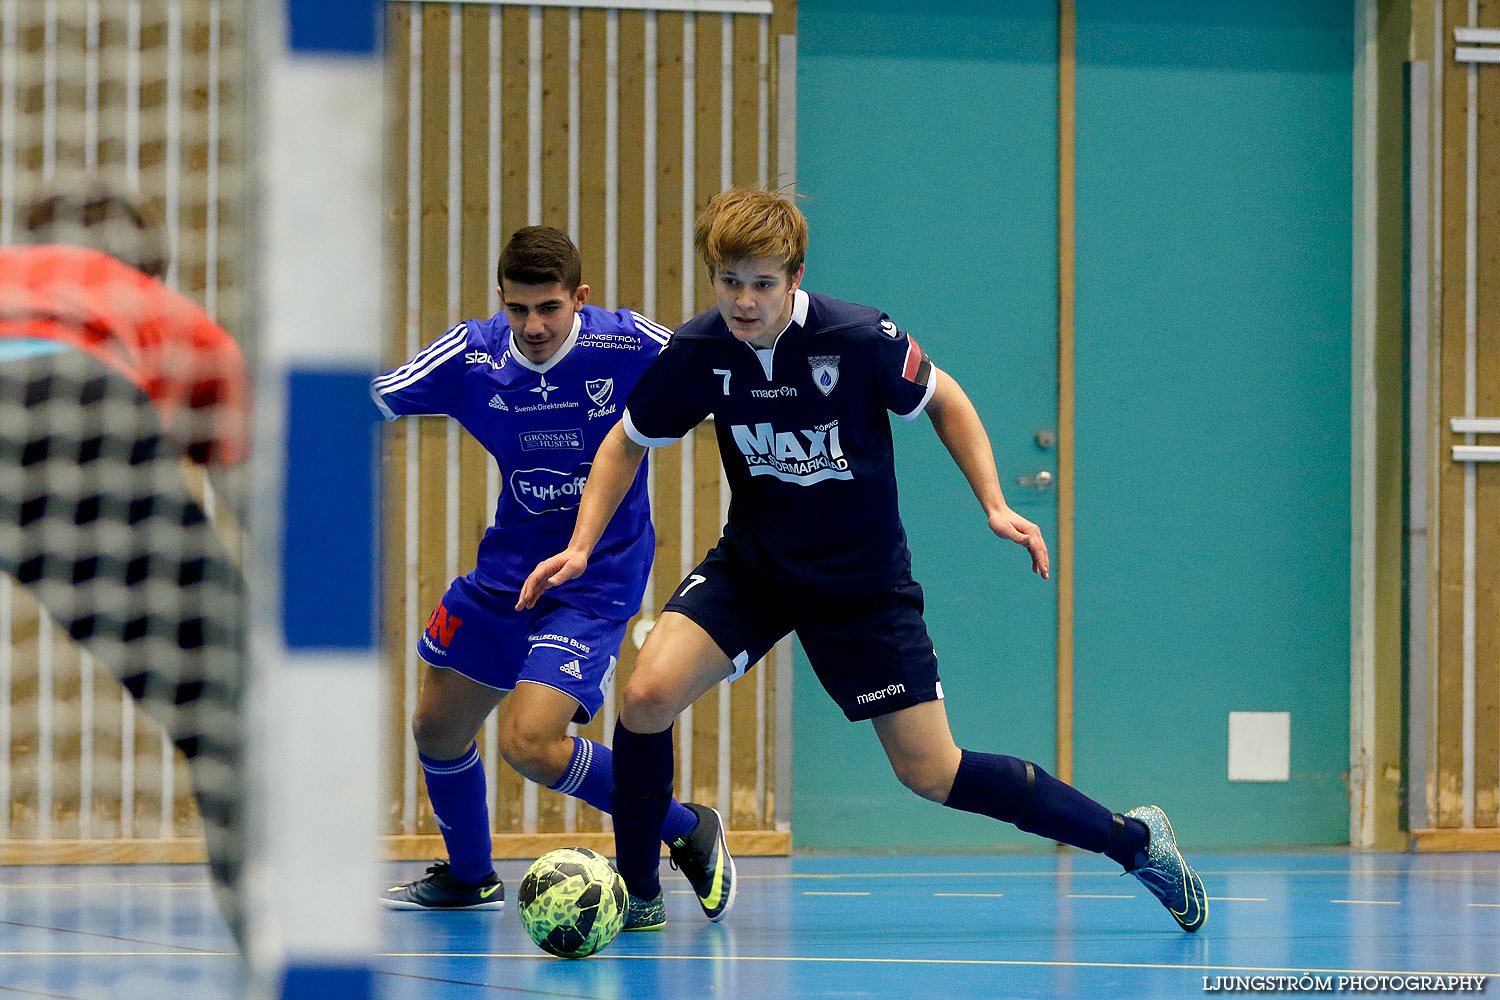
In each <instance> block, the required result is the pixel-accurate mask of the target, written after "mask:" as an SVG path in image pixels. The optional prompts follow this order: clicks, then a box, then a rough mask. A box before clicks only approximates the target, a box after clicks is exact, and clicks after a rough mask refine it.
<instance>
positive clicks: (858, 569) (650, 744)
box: [521, 190, 1208, 931]
mask: <svg viewBox="0 0 1500 1000" xmlns="http://www.w3.org/2000/svg"><path fill="white" fill-rule="evenodd" d="M694 236H695V243H696V247H697V250H698V253H699V256H700V257H702V259H703V261H704V263H705V264H706V265H707V267H708V273H709V277H710V278H711V279H712V281H713V287H714V293H715V296H716V298H717V300H718V308H717V309H714V310H710V311H709V312H706V313H703V314H702V315H700V316H697V317H695V318H694V319H692V320H690V321H689V322H688V323H686V324H685V325H684V326H683V327H682V328H681V329H679V330H678V331H677V332H676V334H674V336H673V337H672V341H671V343H670V345H669V346H668V347H667V349H666V350H664V351H663V352H662V354H661V356H660V357H659V358H658V359H657V361H656V362H655V363H654V364H653V365H652V366H651V367H650V368H649V369H648V370H647V371H646V374H645V375H644V376H643V377H642V378H641V381H640V382H639V383H638V384H637V385H636V388H635V391H634V392H632V393H631V395H630V397H629V399H628V401H627V403H626V408H625V414H624V416H623V418H622V419H621V423H620V426H619V427H617V428H615V429H614V430H613V431H611V432H610V434H609V436H608V437H607V438H606V439H605V440H604V443H603V444H602V445H601V446H600V448H599V452H598V455H597V457H596V458H595V460H594V468H593V472H592V474H591V475H590V477H589V480H588V488H587V489H586V490H585V491H584V496H583V501H582V505H581V506H580V508H579V512H578V520H577V526H576V528H575V529H574V532H573V538H572V541H571V542H570V543H569V545H568V547H567V548H566V549H565V550H564V551H562V552H560V553H559V554H558V555H556V556H553V557H552V558H551V559H548V560H545V561H544V562H542V563H540V564H539V565H538V566H537V567H536V569H535V570H534V571H533V572H532V574H531V576H530V577H529V578H528V579H527V581H526V584H525V587H524V588H523V590H522V594H521V597H522V601H521V605H522V606H530V604H531V602H533V601H535V600H537V599H538V598H539V597H540V595H542V594H543V592H545V591H547V590H548V589H549V588H551V587H560V586H568V585H569V584H570V582H571V581H574V580H576V579H587V578H588V574H587V573H584V570H585V569H586V568H587V569H589V571H590V572H592V571H593V568H592V564H591V558H592V557H593V554H594V553H595V552H596V551H597V549H596V544H597V543H598V541H599V539H600V537H601V534H604V532H605V526H606V525H607V524H609V523H610V517H611V516H612V515H613V513H614V511H615V509H616V507H617V506H618V505H619V503H620V501H621V499H622V498H623V497H624V496H625V495H626V494H627V492H628V489H629V485H630V482H631V479H632V477H633V476H634V475H635V474H636V473H635V470H636V468H637V466H638V464H639V463H640V461H641V458H642V456H644V455H645V453H646V450H647V449H648V448H651V447H655V446H658V445H664V444H667V443H669V442H671V441H674V440H676V439H677V438H679V437H681V436H682V435H684V434H686V433H687V432H688V431H690V430H691V429H692V428H693V427H694V426H696V425H697V424H698V423H699V422H700V421H702V420H703V419H705V418H706V417H708V416H709V415H710V414H711V415H712V416H713V418H714V426H715V430H716V433H717V435H718V439H719V452H720V454H721V455H722V456H723V462H724V471H725V474H726V475H727V476H728V479H729V483H730V487H731V489H732V491H733V492H732V500H731V503H730V506H729V520H728V523H727V524H726V525H725V526H724V536H723V538H722V539H721V540H720V542H719V544H718V545H717V546H715V547H714V548H713V549H712V550H710V551H709V553H708V555H707V556H706V557H705V558H704V560H703V562H701V563H699V564H698V566H697V568H696V569H694V570H693V572H691V573H690V574H688V576H687V578H686V579H685V580H683V581H682V584H681V586H679V587H678V589H677V592H676V594H675V595H674V596H673V597H672V599H671V600H669V601H668V602H667V604H666V607H665V609H664V610H663V613H662V614H661V616H660V617H659V618H658V619H657V622H656V626H655V628H653V629H652V631H651V635H650V637H649V638H648V639H647V640H646V644H645V646H644V647H643V648H642V649H641V655H640V659H639V661H638V663H637V665H636V669H635V672H634V673H633V674H632V675H631V677H630V680H629V682H628V683H627V684H626V686H625V697H624V704H623V706H622V708H621V711H620V718H619V722H618V724H617V725H616V727H615V739H614V750H615V790H614V803H615V813H614V816H615V846H616V852H617V857H618V862H619V869H620V874H621V875H622V876H623V877H624V879H625V884H626V886H627V888H628V889H629V890H630V908H631V919H632V920H633V921H634V922H635V923H636V924H637V925H639V926H647V925H658V926H659V925H661V924H663V923H665V920H666V911H665V908H664V907H663V905H662V896H661V885H660V882H659V881H658V878H657V867H658V864H657V854H658V848H657V847H656V843H655V831H656V830H657V828H658V827H659V826H660V823H661V817H662V815H663V813H664V811H665V810H666V809H667V807H668V805H669V803H670V802H671V793H672V740H671V729H672V722H673V720H674V719H675V718H676V716H677V713H678V712H679V711H681V709H682V708H683V707H685V706H687V705H690V704H692V702H693V701H694V700H695V699H696V698H698V696H699V695H701V694H703V693H704V692H705V691H707V690H709V689H710V688H711V687H713V686H714V685H715V684H717V683H719V682H720V681H722V680H724V679H726V678H730V679H733V678H735V677H738V676H739V675H740V674H742V673H743V672H744V671H745V669H746V666H747V665H748V664H751V663H754V662H755V661H756V660H758V659H759V658H760V657H761V656H763V655H764V654H765V652H766V651H767V650H768V649H770V648H771V646H772V645H774V644H775V643H776V641H777V640H778V639H780V638H781V637H782V636H784V635H786V634H787V633H788V632H792V631H795V632H796V633H797V635H798V637H799V638H800V639H801V640H802V647H803V649H804V650H805V651H806V652H807V658H808V660H809V662H810V663H811V664H812V668H813V671H814V672H815V673H816V674H817V676H818V680H819V682H820V683H821V684H822V685H823V688H824V690H826V691H827V692H828V693H829V694H830V695H831V696H832V697H833V699H834V701H836V702H837V703H838V705H839V707H840V708H841V709H843V711H844V715H845V716H846V717H848V718H849V719H850V720H851V721H858V720H863V719H869V720H872V722H873V725H874V729H875V733H876V735H877V736H878V737H879V739H880V743H881V746H882V747H883V748H884V749H885V752H886V756H887V757H888V758H889V759H890V762H891V767H892V768H893V769H894V770H895V772H896V776H897V777H898V778H899V779H900V780H901V782H902V784H904V785H906V787H908V788H910V789H911V790H912V791H914V792H916V793H917V794H918V795H921V796H922V797H923V798H926V799H931V800H932V801H934V802H940V803H942V804H944V805H946V806H949V807H951V808H954V809H961V810H964V811H966V812H975V813H981V814H983V815H986V816H992V817H994V818H996V819H1000V820H1004V821H1005V822H1008V823H1014V824H1015V825H1016V826H1018V827H1019V828H1020V829H1022V830H1025V831H1027V832H1030V833H1035V834H1037V835H1039V836H1042V837H1046V838H1048V839H1049V840H1057V841H1061V842H1063V843H1067V844H1072V845H1074V846H1077V847H1081V848H1084V849H1085V850H1089V851H1093V852H1096V853H1103V854H1107V855H1108V856H1109V857H1110V858H1112V859H1114V860H1115V861H1117V862H1119V864H1120V865H1121V866H1122V867H1124V868H1125V870H1126V871H1129V872H1131V873H1132V874H1134V875H1135V876H1136V877H1137V878H1139V879H1140V880H1141V882H1143V883H1144V884H1145V885H1146V887H1147V888H1148V889H1149V890H1150V891H1151V892H1152V893H1153V894H1154V895H1156V897H1157V898H1158V899H1160V900H1161V902H1162V903H1163V905H1165V906H1166V907H1167V909H1168V910H1169V911H1170V912H1171V914H1172V916H1173V918H1174V919H1175V920H1176V921H1177V923H1178V924H1179V925H1180V926H1181V927H1182V928H1183V929H1184V930H1188V931H1196V930H1197V929H1198V928H1199V927H1201V926H1202V925H1203V921H1204V918H1205V917H1206V916H1207V912H1208V911H1207V900H1206V898H1205V896H1204V893H1203V883H1202V882H1201V881H1200V880H1199V879H1198V876H1197V874H1196V873H1194V871H1193V870H1192V868H1191V867H1189V865H1188V864H1187V862H1186V861H1185V860H1183V857H1182V855H1181V853H1180V852H1179V851H1178V850H1177V846H1176V842H1175V838H1174V835H1173V833H1172V827H1171V824H1170V823H1168V822H1167V818H1166V816H1165V815H1164V814H1163V813H1162V811H1161V810H1160V809H1158V808H1157V807H1156V806H1143V807H1141V808H1138V809H1133V810H1131V811H1130V812H1129V813H1127V814H1125V815H1123V816H1122V815H1120V814H1118V813H1113V812H1110V810H1108V809H1106V808H1105V807H1104V806H1102V805H1100V804H1099V803H1097V802H1095V801H1093V800H1092V799H1089V798H1088V797H1086V796H1084V795H1083V794H1082V793H1080V792H1079V791H1077V790H1076V789H1074V788H1072V787H1071V786H1069V785H1067V784H1065V783H1064V782H1062V781H1059V780H1058V779H1056V778H1054V777H1052V776H1051V775H1049V774H1048V773H1047V772H1046V771H1044V770H1042V769H1041V768H1040V767H1038V766H1036V765H1035V764H1033V763H1032V762H1030V761H1025V760H1020V759H1018V758H1015V757H1007V756H1001V755H997V754H987V753H975V752H973V751H970V750H961V749H959V747H958V746H957V745H956V744H955V743H954V741H953V736H952V734H951V733H950V731H949V728H948V716H947V712H946V710H945V709H944V707H943V701H942V698H943V689H942V685H941V684H940V683H939V680H938V670H937V657H936V656H935V654H934V653H933V648H932V642H931V640H930V639H929V638H928V636H927V627H926V625H925V623H924V622H923V620H922V589H921V587H919V586H918V585H917V584H916V583H915V582H914V581H913V580H912V577H911V555H910V552H909V551H908V549H907V544H906V532H905V530H904V529H903V528H902V526H901V518H900V513H899V510H898V509H897V504H896V477H895V468H894V462H893V451H892V444H891V430H890V422H889V418H888V416H887V413H888V411H892V412H895V413H897V414H899V415H900V416H902V417H904V418H906V419H908V420H909V419H912V418H915V417H916V416H917V415H918V414H920V413H923V412H925V413H926V414H927V416H928V417H929V419H931V421H932V425H933V429H934V430H935V431H936V432H937V435H938V437H939V438H940V439H941V440H942V442H943V444H944V446H945V447H946V448H947V449H948V452H949V453H950V454H951V455H952V456H953V460H954V462H955V463H957V465H958V467H959V469H960V470H961V471H962V472H963V474H964V476H965V478H966V479H968V481H969V485H970V486H971V487H972V488H973V490H974V494H975V496H976V497H977V498H978V500H979V503H980V506H981V507H982V508H983V510H984V513H985V515H986V517H988V519H989V525H990V528H991V530H993V531H994V532H995V534H996V535H998V536H1000V537H1001V538H1006V539H1009V540H1011V541H1014V542H1017V543H1019V544H1021V545H1024V546H1025V547H1026V549H1027V551H1028V552H1029V553H1030V556H1031V568H1032V571H1033V572H1035V573H1038V574H1040V575H1041V576H1042V577H1043V578H1044V579H1045V578H1046V577H1047V575H1048V561H1047V546H1046V543H1045V542H1044V541H1043V540H1042V535H1041V531H1040V530H1039V529H1038V528H1037V526H1036V525H1034V524H1032V523H1031V522H1030V521H1028V520H1026V519H1025V518H1024V517H1021V516H1020V515H1019V514H1017V513H1016V512H1015V511H1013V510H1011V509H1010V507H1009V506H1008V505H1007V504H1006V503H1005V498H1004V496H1003V495H1002V493H1001V490H1000V480H999V476H998V474H997V473H996V471H995V462H994V457H993V455H992V453H991V451H990V444H989V438H988V436H987V435H986V434H985V431H984V426H983V424H982V423H981V422H980V420H979V415H978V413H977V412H976V411H975V409H974V405H973V404H972V403H971V402H970V401H969V399H968V397H967V396H965V395H964V392H963V390H962V389H961V388H959V385H958V383H957V382H955V381H954V380H953V379H952V378H951V377H949V376H948V375H947V374H945V373H943V372H941V371H939V370H938V369H937V368H936V367H934V366H933V364H932V361H931V360H930V359H929V358H928V357H927V356H926V355H925V354H924V353H923V351H922V349H921V348H920V347H918V346H917V342H916V341H915V340H914V339H913V338H912V337H911V336H909V335H908V334H907V333H906V332H904V331H903V330H901V329H899V328H898V327H897V326H896V325H895V324H894V323H892V322H891V320H890V319H889V318H888V317H887V316H886V315H885V314H884V313H882V312H880V311H879V310H878V309H872V308H870V307H868V306H859V305H852V304H850V303H847V302H839V301H837V300H836V299H831V298H828V297H826V296H823V295H817V294H812V293H809V292H806V291H803V290H802V289H801V288H800V287H799V286H800V284H801V280H802V272H803V258H804V257H805V255H806V252H807V221H806V219H804V218H803V216H802V213H801V212H800V211H798V210H797V207H796V206H795V205H794V204H792V202H791V201H790V200H788V199H787V198H785V197H784V196H781V195H778V194H775V193H771V192H766V191H746V190H731V191H725V192H723V193H721V194H719V195H718V196H716V197H715V198H713V200H711V201H710V202H709V203H708V207H707V208H706V209H705V210H704V212H703V214H702V215H701V216H700V217H699V218H698V220H697V224H696V227H695V233H694ZM606 537H607V536H606Z"/></svg>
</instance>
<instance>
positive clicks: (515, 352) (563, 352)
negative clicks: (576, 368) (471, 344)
mask: <svg viewBox="0 0 1500 1000" xmlns="http://www.w3.org/2000/svg"><path fill="white" fill-rule="evenodd" d="M797 290H798V291H799V292H800V291H801V289H800V288H799V289H797ZM582 329H583V313H575V314H574V315H573V329H572V330H570V331H569V332H568V339H567V340H564V341H563V342H562V346H561V347H559V348H558V349H557V353H556V354H554V355H552V357H550V358H548V359H547V360H546V361H543V362H542V363H541V364H535V363H533V362H532V361H530V360H528V359H527V357H526V355H524V354H522V353H521V348H520V347H519V346H518V345H517V344H516V331H514V330H511V331H510V356H511V357H512V358H513V359H515V362H516V364H518V365H520V366H521V367H522V368H526V369H528V370H530V371H534V372H546V371H551V370H552V369H553V367H555V366H556V365H557V363H558V362H559V361H561V360H562V359H563V358H565V357H567V356H568V352H569V351H571V350H572V349H573V345H574V344H576V343H578V331H579V330H582Z"/></svg>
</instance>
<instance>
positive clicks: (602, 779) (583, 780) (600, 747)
mask: <svg viewBox="0 0 1500 1000" xmlns="http://www.w3.org/2000/svg"><path fill="white" fill-rule="evenodd" d="M547 787H548V788H550V789H552V790H553V791H554V792H562V793H563V794H564V795H571V796H573V797H574V798H575V799H582V800H583V801H584V802H587V803H588V804H589V805H591V806H593V807H594V808H595V809H597V810H599V811H600V812H604V813H608V812H611V811H612V810H613V808H614V807H613V805H612V804H611V803H610V794H611V793H612V792H613V791H614V787H615V775H614V754H612V753H610V751H609V747H607V746H605V745H604V744H602V743H595V742H594V741H593V740H586V739H584V738H582V737H581V736H575V737H573V759H572V760H571V761H569V762H568V769H567V770H566V771H564V772H563V776H562V777H561V778H558V779H557V781H556V782H555V783H554V784H551V785H548V786H547ZM697 825H698V817H697V816H695V815H693V812H692V810H691V809H689V808H688V807H687V806H684V805H683V804H682V803H681V802H678V801H677V800H676V799H675V798H674V799H672V800H671V803H670V804H669V805H668V806H667V819H666V822H664V823H663V824H662V827H661V839H662V840H664V841H666V842H668V843H670V842H671V841H674V840H676V839H677V838H678V837H683V836H686V835H687V834H689V833H692V832H693V828H694V827H696V826H697Z"/></svg>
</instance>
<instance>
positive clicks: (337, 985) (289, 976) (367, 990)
mask: <svg viewBox="0 0 1500 1000" xmlns="http://www.w3.org/2000/svg"><path fill="white" fill-rule="evenodd" d="M374 995H375V973H374V972H373V971H372V970H371V969H370V968H369V967H367V966H358V965H289V966H287V970H286V979H285V980H284V981H283V982H282V986H281V1000H368V998H369V997H372V996H374Z"/></svg>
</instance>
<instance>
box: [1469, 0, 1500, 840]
mask: <svg viewBox="0 0 1500 1000" xmlns="http://www.w3.org/2000/svg"><path fill="white" fill-rule="evenodd" d="M1480 23H1481V24H1484V25H1486V26H1490V27H1500V0H1484V2H1482V3H1481V4H1480ZM1477 75H1478V88H1479V89H1478V100H1479V136H1478V139H1479V143H1478V145H1479V161H1478V164H1477V166H1478V175H1479V176H1478V188H1477V193H1478V218H1477V220H1476V221H1477V233H1476V237H1477V247H1476V253H1477V261H1476V264H1477V267H1476V279H1477V281H1476V292H1477V296H1476V309H1475V320H1476V325H1477V334H1478V337H1477V340H1478V352H1477V357H1476V359H1475V360H1476V365H1477V371H1476V372H1475V383H1476V386H1475V388H1476V390H1477V392H1476V396H1477V400H1476V403H1477V405H1476V406H1475V412H1476V413H1477V414H1478V415H1479V416H1489V417H1500V66H1496V65H1495V64H1493V63H1491V64H1487V65H1481V66H1480V67H1479V71H1478V74H1477ZM1486 440H1487V441H1489V442H1490V443H1495V442H1496V441H1497V440H1500V439H1497V438H1493V437H1491V438H1487V439H1486ZM1474 472H1475V479H1476V483H1475V521H1476V524H1477V527H1478V545H1477V551H1476V552H1475V556H1476V559H1475V574H1474V576H1475V584H1476V591H1477V592H1476V594H1475V608H1474V627H1475V636H1474V639H1475V642H1474V653H1475V656H1474V665H1475V684H1474V690H1475V695H1476V697H1475V705H1474V709H1475V711H1474V825H1475V826H1478V827H1494V826H1496V825H1497V824H1500V462H1480V463H1476V465H1475V467H1474Z"/></svg>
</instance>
